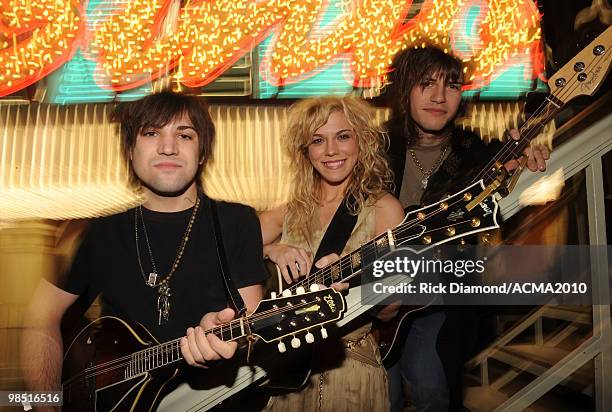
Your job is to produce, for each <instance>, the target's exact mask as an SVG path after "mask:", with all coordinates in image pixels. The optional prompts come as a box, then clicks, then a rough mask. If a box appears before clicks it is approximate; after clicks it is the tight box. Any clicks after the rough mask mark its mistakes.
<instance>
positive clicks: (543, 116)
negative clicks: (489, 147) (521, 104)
mask: <svg viewBox="0 0 612 412" xmlns="http://www.w3.org/2000/svg"><path fill="white" fill-rule="evenodd" d="M563 106H564V103H563V102H562V101H561V100H559V99H557V98H556V97H555V96H553V95H549V96H547V97H546V99H545V101H544V102H543V103H542V104H541V105H540V107H539V108H538V109H537V110H536V111H535V112H534V113H533V115H531V116H530V117H529V118H528V119H527V121H526V122H525V123H524V124H523V125H522V126H521V127H520V128H519V133H520V135H521V137H520V139H518V140H513V139H511V138H508V139H507V140H506V141H505V142H504V144H503V146H502V148H501V149H500V150H499V152H497V154H496V155H495V156H494V157H493V159H491V161H490V162H489V163H488V164H487V166H485V167H484V168H483V170H482V171H481V172H480V173H479V174H478V175H477V176H476V177H475V178H474V179H473V180H472V183H474V182H476V181H478V180H480V179H484V182H485V184H488V183H490V182H491V181H493V180H494V179H495V178H496V177H497V172H496V170H495V168H494V165H495V163H496V162H499V163H501V164H504V163H506V162H507V161H509V160H512V159H516V158H518V157H520V156H521V155H522V154H523V151H524V150H525V149H526V148H527V146H529V144H530V142H531V141H532V140H533V139H534V138H535V137H536V136H537V135H538V134H539V133H540V131H541V130H542V129H543V128H544V126H545V125H546V124H547V123H548V122H550V121H551V120H552V118H553V117H554V116H555V114H557V113H558V112H559V110H561V108H562V107H563Z"/></svg>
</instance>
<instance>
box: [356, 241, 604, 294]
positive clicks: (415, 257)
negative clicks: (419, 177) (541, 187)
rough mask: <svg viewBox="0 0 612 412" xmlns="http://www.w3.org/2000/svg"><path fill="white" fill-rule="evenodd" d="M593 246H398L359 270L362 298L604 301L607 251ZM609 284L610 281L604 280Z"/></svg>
mask: <svg viewBox="0 0 612 412" xmlns="http://www.w3.org/2000/svg"><path fill="white" fill-rule="evenodd" d="M609 249H610V247H608V246H603V247H592V246H497V247H487V248H485V247H482V246H481V247H470V246H468V247H466V246H462V247H461V248H458V247H457V246H443V247H437V248H435V249H427V250H425V251H423V250H419V249H418V248H398V249H396V250H395V251H394V252H392V253H391V254H389V255H387V256H384V257H382V258H379V259H376V260H374V261H372V262H371V265H370V266H369V267H368V268H366V269H365V270H364V275H363V282H362V301H363V303H364V304H379V303H388V302H389V301H390V300H392V301H398V300H399V301H400V302H401V303H403V304H406V305H425V304H431V303H432V302H434V304H450V305H540V304H547V303H558V304H579V305H584V304H586V305H590V304H609V302H608V303H605V302H601V300H602V299H605V296H603V295H602V294H598V293H597V291H595V292H594V291H593V290H592V288H591V284H592V282H593V280H596V281H598V282H599V281H602V280H605V281H607V282H610V280H611V279H610V272H609V270H608V268H609V263H610V259H611V258H612V253H611V252H612V250H609ZM608 284H609V283H608Z"/></svg>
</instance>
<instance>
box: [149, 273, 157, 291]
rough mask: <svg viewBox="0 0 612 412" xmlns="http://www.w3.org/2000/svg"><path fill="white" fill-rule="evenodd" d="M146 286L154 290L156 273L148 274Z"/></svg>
mask: <svg viewBox="0 0 612 412" xmlns="http://www.w3.org/2000/svg"><path fill="white" fill-rule="evenodd" d="M147 286H150V287H152V288H154V287H155V286H157V273H155V272H151V273H149V280H147Z"/></svg>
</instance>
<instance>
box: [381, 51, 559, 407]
mask: <svg viewBox="0 0 612 412" xmlns="http://www.w3.org/2000/svg"><path fill="white" fill-rule="evenodd" d="M464 73H465V71H464V65H463V64H462V62H461V61H460V60H459V59H458V58H456V57H454V56H452V55H450V54H447V53H445V52H444V51H442V50H440V49H439V48H436V47H433V46H428V47H424V48H417V49H409V50H406V51H404V52H401V53H399V54H398V55H397V56H396V58H395V60H394V63H393V72H392V73H391V76H390V80H391V86H390V88H389V91H388V92H389V94H390V106H391V118H390V120H389V122H388V131H389V135H390V142H391V144H390V148H389V151H388V153H389V157H390V160H391V167H392V169H393V171H394V174H395V195H396V196H397V197H398V199H399V200H400V202H401V203H402V206H403V207H404V208H406V207H410V206H417V205H420V204H429V203H432V202H436V201H439V200H440V199H441V198H442V197H443V195H444V194H447V193H455V192H456V191H457V190H459V189H461V188H462V187H463V186H465V185H466V184H467V183H468V182H470V180H471V178H472V177H473V176H475V175H476V174H477V173H478V172H479V171H480V170H481V169H482V167H484V165H485V164H486V163H487V162H488V161H489V160H490V159H491V158H492V156H493V155H494V154H495V153H496V152H497V150H498V149H499V147H500V145H499V142H492V143H491V144H489V145H485V144H484V143H483V142H482V140H481V139H480V138H479V137H478V136H476V135H475V134H473V133H470V132H467V131H465V130H462V129H459V128H457V127H455V119H456V118H457V116H458V115H459V114H460V113H461V111H462V109H463V106H464V104H465V103H464V100H463V99H462V86H463V85H464V82H465V78H464ZM510 135H511V137H512V138H514V139H518V137H519V136H518V132H517V131H516V130H512V131H510ZM526 155H527V156H528V162H527V167H528V168H529V169H530V170H532V171H535V170H544V169H545V167H546V164H545V160H546V159H548V156H549V154H548V150H547V149H546V148H545V147H543V146H537V147H534V148H531V149H528V150H527V151H526ZM505 166H506V168H507V169H509V170H512V169H513V168H515V167H516V166H517V162H516V160H512V161H510V162H508V163H507V164H506V165H505ZM476 334H477V328H476V320H475V316H474V312H473V311H471V310H470V309H468V308H462V309H461V310H458V309H450V308H449V309H447V310H443V309H434V310H425V311H423V312H422V313H421V314H420V315H416V316H415V319H414V321H413V322H412V325H411V327H410V332H409V334H408V337H407V339H406V342H405V345H404V350H403V355H402V359H401V360H400V361H399V362H398V363H397V364H396V365H395V366H393V367H392V368H391V369H390V370H389V375H390V391H391V403H392V411H400V410H402V406H403V401H404V396H405V397H406V400H407V401H408V402H409V404H410V406H411V407H413V408H414V409H411V410H419V411H424V410H427V411H446V410H452V411H455V410H460V408H461V380H462V378H463V377H462V371H463V369H462V365H463V362H464V361H465V359H466V356H467V355H469V353H470V351H471V350H472V348H473V347H474V339H475V337H476ZM402 392H403V394H402Z"/></svg>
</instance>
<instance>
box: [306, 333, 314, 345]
mask: <svg viewBox="0 0 612 412" xmlns="http://www.w3.org/2000/svg"><path fill="white" fill-rule="evenodd" d="M305 339H306V343H313V342H314V341H315V337H314V335H313V334H312V333H310V332H308V333H307V334H306V336H305Z"/></svg>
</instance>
